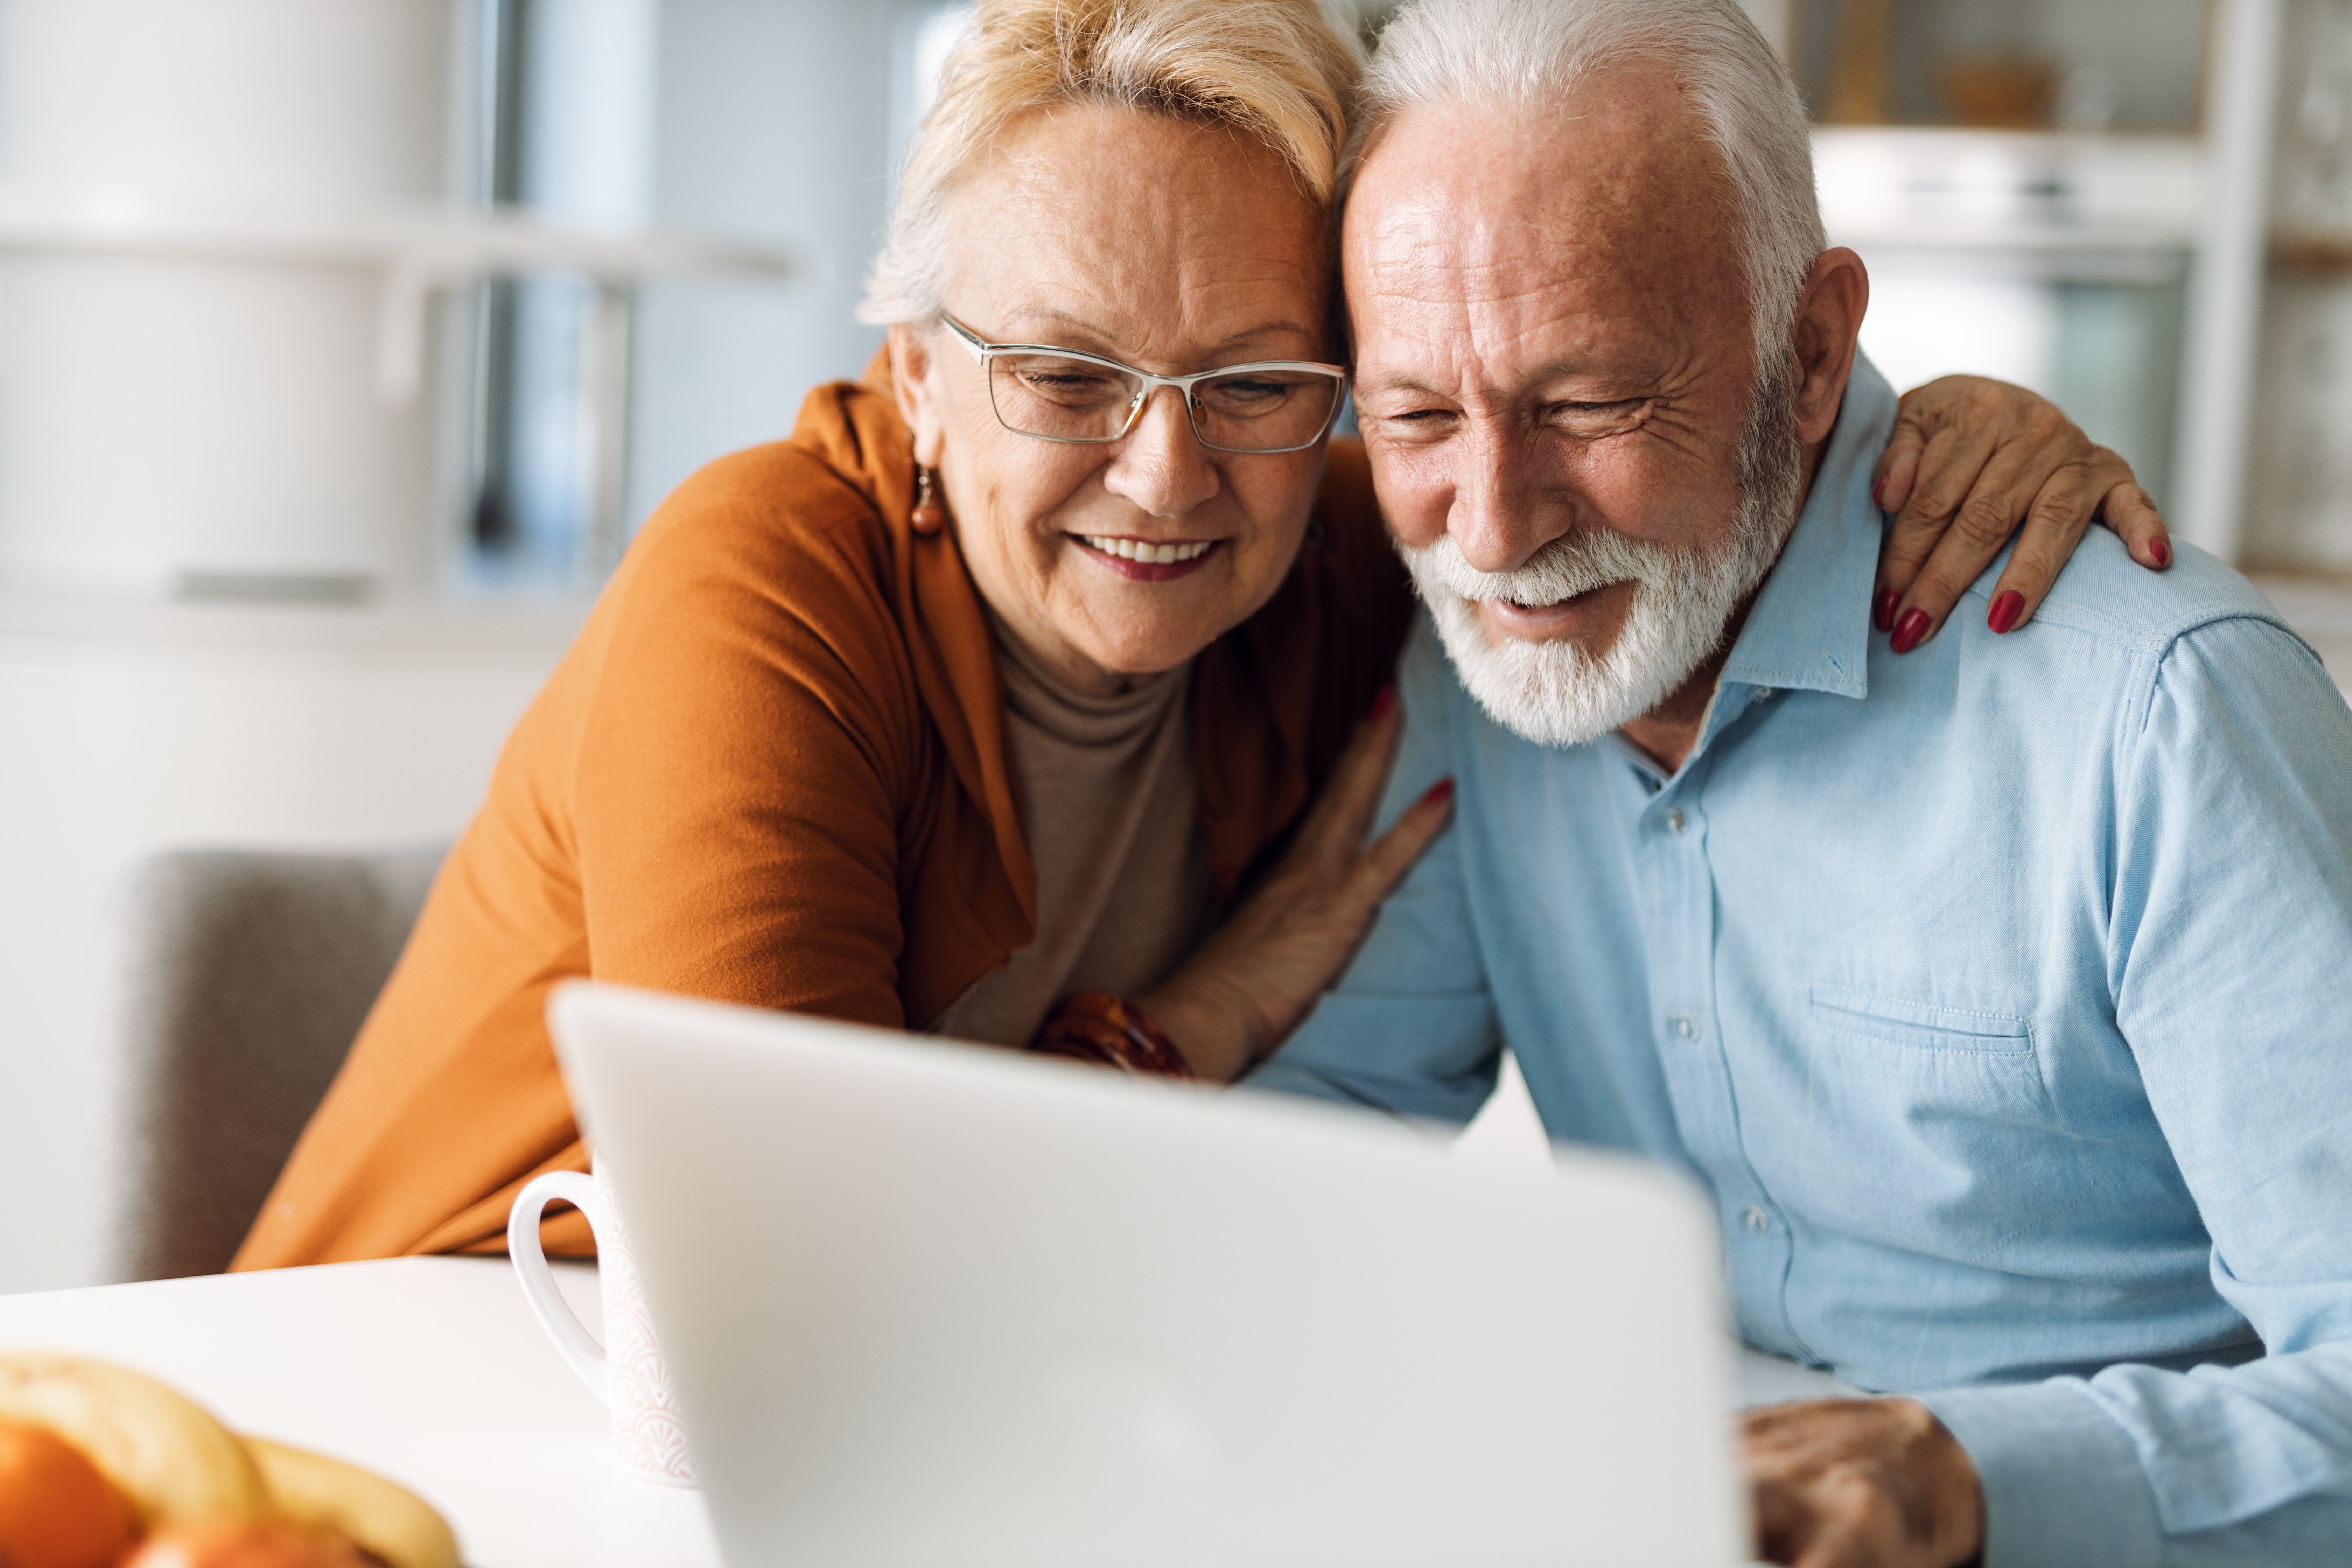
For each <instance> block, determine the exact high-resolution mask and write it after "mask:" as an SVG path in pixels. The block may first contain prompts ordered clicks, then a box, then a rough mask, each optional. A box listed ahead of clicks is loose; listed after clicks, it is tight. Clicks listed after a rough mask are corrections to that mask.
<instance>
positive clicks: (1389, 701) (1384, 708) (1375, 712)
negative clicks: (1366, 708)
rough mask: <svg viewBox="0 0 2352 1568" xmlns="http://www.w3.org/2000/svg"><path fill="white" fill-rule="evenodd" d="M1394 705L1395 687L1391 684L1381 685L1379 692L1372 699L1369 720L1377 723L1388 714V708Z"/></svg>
mask: <svg viewBox="0 0 2352 1568" xmlns="http://www.w3.org/2000/svg"><path fill="white" fill-rule="evenodd" d="M1395 706H1396V688H1395V687H1393V686H1383V687H1381V694H1380V695H1379V696H1378V697H1375V698H1373V699H1372V711H1371V713H1370V721H1371V722H1373V723H1375V724H1377V723H1379V722H1380V721H1381V720H1383V719H1385V718H1387V717H1388V716H1389V710H1390V709H1391V708H1394V707H1395Z"/></svg>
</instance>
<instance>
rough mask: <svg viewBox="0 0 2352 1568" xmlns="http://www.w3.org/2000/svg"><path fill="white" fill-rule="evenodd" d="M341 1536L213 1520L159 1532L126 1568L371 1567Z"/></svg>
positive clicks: (281, 1524) (280, 1524)
mask: <svg viewBox="0 0 2352 1568" xmlns="http://www.w3.org/2000/svg"><path fill="white" fill-rule="evenodd" d="M369 1561H370V1560H369V1559H368V1558H367V1557H365V1556H363V1555H362V1553H361V1552H360V1549H359V1548H358V1547H356V1546H354V1545H352V1543H351V1542H348V1541H346V1540H344V1539H343V1538H342V1537H341V1536H340V1535H328V1534H324V1533H322V1532H320V1531H315V1530H310V1529H307V1528H305V1527H304V1526H302V1525H299V1524H289V1523H288V1522H286V1521H283V1520H267V1521H253V1520H233V1519H222V1520H208V1521H204V1522H202V1523H197V1524H175V1525H173V1526H172V1527H170V1528H169V1529H167V1530H159V1531H156V1532H155V1533H154V1534H152V1535H151V1536H149V1537H148V1538H147V1539H146V1540H145V1541H144V1542H142V1543H141V1544H140V1547H139V1550H138V1552H136V1553H134V1554H133V1555H132V1556H131V1560H130V1561H129V1562H127V1563H123V1564H122V1568H369Z"/></svg>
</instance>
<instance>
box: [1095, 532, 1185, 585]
mask: <svg viewBox="0 0 2352 1568" xmlns="http://www.w3.org/2000/svg"><path fill="white" fill-rule="evenodd" d="M1067 537H1068V538H1070V539H1071V540H1073V541H1074V542H1076V544H1077V546H1078V550H1079V552H1080V553H1082V554H1084V555H1085V556H1086V557H1087V559H1088V560H1090V561H1094V562H1096V563H1098V564H1100V565H1102V566H1103V567H1105V568H1107V569H1108V570H1109V571H1112V572H1116V573H1118V574H1119V575H1120V576H1122V577H1125V578H1128V579H1129V580H1130V581H1132V582H1138V583H1172V582H1174V581H1175V580H1176V579H1178V578H1179V577H1189V576H1191V575H1192V574H1193V573H1195V572H1197V571H1199V570H1200V569H1201V567H1202V564H1203V563H1205V562H1207V560H1208V559H1209V556H1210V554H1211V553H1212V552H1214V551H1215V549H1216V548H1217V546H1218V545H1220V544H1222V543H1223V542H1224V541H1223V540H1220V539H1163V540H1153V539H1133V538H1128V537H1125V536H1123V535H1119V534H1111V533H1073V534H1070V535H1068V536H1067Z"/></svg>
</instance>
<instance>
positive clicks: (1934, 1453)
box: [1747, 1399, 1984, 1568]
mask: <svg viewBox="0 0 2352 1568" xmlns="http://www.w3.org/2000/svg"><path fill="white" fill-rule="evenodd" d="M1747 1447H1748V1480H1749V1482H1750V1483H1751V1484H1752V1485H1753V1487H1754V1489H1755V1497H1756V1534H1757V1552H1758V1553H1759V1555H1761V1556H1762V1557H1764V1558H1765V1559H1766V1560H1767V1561H1769V1562H1773V1563H1791V1564H1794V1565H1795V1568H1958V1564H1961V1563H1968V1562H1970V1561H1971V1560H1973V1559H1974V1558H1975V1557H1976V1555H1977V1554H1978V1553H1979V1552H1981V1551H1983V1550H1984V1489H1983V1488H1982V1487H1981V1486H1979V1484H1978V1481H1977V1468H1976V1466H1975V1465H1974V1464H1973V1463H1972V1462H1971V1461H1970V1460H1969V1455H1968V1450H1967V1449H1965V1448H1963V1447H1960V1445H1959V1441H1958V1439H1957V1438H1955V1437H1954V1436H1952V1435H1951V1433H1949V1432H1948V1431H1946V1430H1945V1429H1944V1424H1943V1423H1942V1422H1940V1421H1938V1420H1937V1419H1936V1417H1935V1415H1933V1414H1932V1413H1931V1412H1930V1411H1929V1410H1928V1409H1927V1406H1926V1405H1919V1404H1916V1403H1915V1402H1913V1401H1911V1400H1908V1399H1822V1400H1815V1401H1812V1402H1811V1403H1808V1404H1802V1405H1771V1406H1769V1407H1767V1408H1765V1409H1762V1410H1751V1411H1749V1412H1748V1416H1747Z"/></svg>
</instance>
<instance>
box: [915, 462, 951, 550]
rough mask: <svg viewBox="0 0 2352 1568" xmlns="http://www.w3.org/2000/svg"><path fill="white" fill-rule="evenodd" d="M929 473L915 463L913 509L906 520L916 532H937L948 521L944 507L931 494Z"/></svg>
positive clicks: (927, 469)
mask: <svg viewBox="0 0 2352 1568" xmlns="http://www.w3.org/2000/svg"><path fill="white" fill-rule="evenodd" d="M931 473H932V470H931V469H929V468H925V467H923V466H922V465H921V464H920V463H918V464H916V465H915V510H914V513H913V515H912V516H910V517H909V518H908V520H907V521H909V522H911V523H913V524H914V525H915V531H916V532H917V533H937V532H938V531H940V528H941V527H942V526H944V525H945V524H946V522H947V521H948V514H947V511H946V509H944V508H943V507H941V506H940V503H939V501H938V500H936V499H935V498H934V497H933V496H932V494H931Z"/></svg>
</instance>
